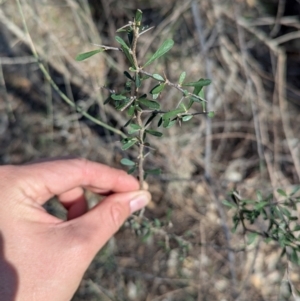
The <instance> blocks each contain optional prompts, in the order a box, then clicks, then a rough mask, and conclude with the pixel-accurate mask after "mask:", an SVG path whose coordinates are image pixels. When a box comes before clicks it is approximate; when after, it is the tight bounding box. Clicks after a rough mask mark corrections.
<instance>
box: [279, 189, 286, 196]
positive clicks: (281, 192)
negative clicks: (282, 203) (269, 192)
mask: <svg viewBox="0 0 300 301" xmlns="http://www.w3.org/2000/svg"><path fill="white" fill-rule="evenodd" d="M277 192H278V193H279V194H280V195H282V196H287V194H286V192H285V191H284V190H283V189H280V188H278V189H277Z"/></svg>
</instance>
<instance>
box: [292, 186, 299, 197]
mask: <svg viewBox="0 0 300 301" xmlns="http://www.w3.org/2000/svg"><path fill="white" fill-rule="evenodd" d="M299 190H300V186H296V187H295V188H294V189H293V191H292V193H291V196H293V195H295V194H296V193H297V192H298V191H299Z"/></svg>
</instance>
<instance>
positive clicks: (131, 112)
mask: <svg viewBox="0 0 300 301" xmlns="http://www.w3.org/2000/svg"><path fill="white" fill-rule="evenodd" d="M134 109H135V106H134V105H131V106H130V107H129V109H128V111H127V114H128V116H133V114H134Z"/></svg>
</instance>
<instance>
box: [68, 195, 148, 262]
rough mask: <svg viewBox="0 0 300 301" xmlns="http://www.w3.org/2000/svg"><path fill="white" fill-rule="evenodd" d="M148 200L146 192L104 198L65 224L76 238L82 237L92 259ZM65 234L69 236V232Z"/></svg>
mask: <svg viewBox="0 0 300 301" xmlns="http://www.w3.org/2000/svg"><path fill="white" fill-rule="evenodd" d="M150 199H151V195H150V193H149V192H148V191H141V190H140V191H136V192H126V193H116V194H113V195H110V196H108V197H107V198H105V199H104V200H103V201H102V202H101V203H100V204H98V205H97V206H95V207H94V208H93V209H91V210H90V211H88V212H87V213H86V214H84V215H82V216H81V217H80V218H78V219H76V220H73V221H70V222H67V223H69V225H71V229H72V230H74V229H76V230H75V233H76V237H84V240H83V241H84V242H85V244H88V246H89V247H88V248H86V249H87V251H88V252H90V256H91V257H93V256H94V255H95V253H96V252H98V250H99V249H100V248H101V247H103V245H104V244H105V243H106V242H107V241H108V240H109V239H110V238H111V237H112V236H113V234H114V233H115V232H117V230H118V229H119V228H120V227H121V225H122V224H123V223H124V221H125V220H126V218H128V216H129V215H130V214H132V213H133V212H135V211H137V210H140V209H142V208H143V207H145V206H146V205H147V204H148V202H149V201H150ZM67 223H65V225H66V224H67ZM66 229H67V228H66ZM66 233H67V235H70V231H69V230H67V231H66ZM78 233H80V234H78ZM80 243H81V242H80Z"/></svg>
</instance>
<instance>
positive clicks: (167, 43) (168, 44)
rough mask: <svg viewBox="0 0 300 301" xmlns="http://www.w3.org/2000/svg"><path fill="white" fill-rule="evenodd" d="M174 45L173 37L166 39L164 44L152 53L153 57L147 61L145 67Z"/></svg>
mask: <svg viewBox="0 0 300 301" xmlns="http://www.w3.org/2000/svg"><path fill="white" fill-rule="evenodd" d="M173 45H174V41H173V40H172V39H167V40H165V41H164V42H163V43H162V45H161V46H160V47H159V48H158V49H157V51H156V52H155V53H154V54H153V55H152V57H151V58H150V59H149V60H148V61H147V62H146V64H145V65H144V67H146V66H148V65H150V64H151V63H152V62H153V61H155V60H156V59H158V58H159V57H161V56H163V55H164V54H165V53H167V52H168V51H169V50H170V49H171V48H172V47H173Z"/></svg>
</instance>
